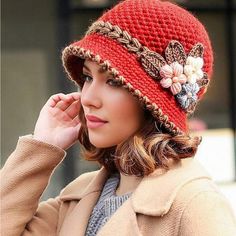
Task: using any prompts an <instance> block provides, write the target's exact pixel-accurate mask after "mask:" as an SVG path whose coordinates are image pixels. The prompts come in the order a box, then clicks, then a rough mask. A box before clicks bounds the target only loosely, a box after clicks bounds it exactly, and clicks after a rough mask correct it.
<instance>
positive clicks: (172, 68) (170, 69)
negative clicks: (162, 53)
mask: <svg viewBox="0 0 236 236" xmlns="http://www.w3.org/2000/svg"><path fill="white" fill-rule="evenodd" d="M183 72H184V68H183V66H182V65H181V64H179V63H178V62H173V63H171V64H170V65H168V64H166V65H164V66H163V67H162V68H161V70H160V75H161V77H162V80H161V81H160V84H161V86H162V87H163V88H170V91H171V92H172V94H173V95H176V94H178V93H180V92H181V90H182V84H185V83H186V82H187V77H186V76H185V74H184V73H183Z"/></svg>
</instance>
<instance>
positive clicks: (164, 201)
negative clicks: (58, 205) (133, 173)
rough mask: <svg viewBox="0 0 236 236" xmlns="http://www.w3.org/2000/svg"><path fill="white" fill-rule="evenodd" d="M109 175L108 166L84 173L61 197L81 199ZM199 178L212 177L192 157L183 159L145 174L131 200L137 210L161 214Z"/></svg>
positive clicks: (65, 199) (153, 214)
mask: <svg viewBox="0 0 236 236" xmlns="http://www.w3.org/2000/svg"><path fill="white" fill-rule="evenodd" d="M108 176H109V175H108V172H107V171H106V170H105V168H101V169H100V170H99V171H96V172H91V173H89V174H86V176H84V177H83V175H82V176H81V177H79V178H77V179H76V180H75V181H73V182H72V183H71V184H70V185H69V186H67V187H66V188H65V190H63V191H62V193H61V196H60V198H61V200H63V201H69V200H76V199H77V200H80V199H83V198H86V196H89V195H90V194H91V193H95V192H96V193H98V192H100V191H102V188H103V186H104V184H105V181H106V179H107V178H108ZM83 178H84V179H83ZM199 178H209V176H208V174H207V172H206V171H205V170H204V168H203V167H202V166H201V165H200V164H199V163H198V162H197V161H196V160H194V159H193V158H188V159H183V160H181V162H179V163H178V164H174V165H173V166H172V167H171V168H170V170H168V171H166V170H164V169H157V170H156V171H154V172H153V173H152V174H150V175H149V176H147V177H144V178H143V179H142V181H141V182H140V184H139V185H138V187H137V188H136V190H135V191H134V192H133V194H132V196H131V197H130V199H129V201H131V205H132V208H133V209H134V211H135V212H136V213H141V214H145V215H150V216H162V215H165V214H166V213H167V212H168V211H169V209H170V207H171V205H172V203H173V201H174V199H175V197H176V195H177V193H178V191H179V190H180V188H181V187H183V186H184V185H185V184H187V183H188V182H190V181H192V180H194V179H199ZM88 179H89V180H88ZM88 182H89V184H88ZM98 196H99V195H98Z"/></svg>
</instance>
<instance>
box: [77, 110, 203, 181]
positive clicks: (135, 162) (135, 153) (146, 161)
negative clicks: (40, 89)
mask: <svg viewBox="0 0 236 236" xmlns="http://www.w3.org/2000/svg"><path fill="white" fill-rule="evenodd" d="M79 117H80V120H81V124H82V125H81V129H80V132H79V141H80V143H81V144H82V152H83V154H84V155H83V156H84V158H85V159H86V160H88V161H96V162H98V163H100V164H101V165H102V166H104V167H105V168H106V169H107V170H108V171H109V172H111V173H112V172H117V171H119V172H123V173H124V174H127V175H135V176H139V177H143V176H146V175H149V174H150V173H152V172H153V171H154V170H155V169H157V168H160V167H162V168H166V169H168V168H169V164H170V163H172V162H173V161H174V162H178V161H179V160H180V159H181V158H188V157H193V156H194V155H195V153H196V151H197V147H198V145H199V144H200V142H201V138H200V137H190V135H187V134H178V135H175V136H174V135H173V134H169V133H168V131H167V130H165V128H164V127H161V126H160V125H158V123H157V122H156V121H155V119H154V118H153V116H152V115H151V113H150V112H149V111H147V110H145V118H146V119H145V120H146V122H145V125H144V126H143V127H142V128H141V129H140V130H139V131H138V132H137V133H136V134H135V135H134V136H132V137H130V138H129V139H128V140H125V141H124V142H122V143H120V144H119V145H117V146H113V147H108V148H97V147H95V146H94V145H92V144H91V143H90V141H89V137H88V129H87V127H86V120H85V117H84V111H83V109H82V108H81V110H80V114H79Z"/></svg>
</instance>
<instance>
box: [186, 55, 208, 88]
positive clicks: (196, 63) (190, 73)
mask: <svg viewBox="0 0 236 236" xmlns="http://www.w3.org/2000/svg"><path fill="white" fill-rule="evenodd" d="M202 67H203V59H202V58H201V57H192V56H190V57H188V58H187V60H186V65H185V66H184V74H185V75H186V76H187V78H188V82H189V83H190V84H194V83H196V82H197V81H198V80H200V79H202V78H203V76H204V73H203V71H202Z"/></svg>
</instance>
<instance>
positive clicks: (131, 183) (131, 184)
mask: <svg viewBox="0 0 236 236" xmlns="http://www.w3.org/2000/svg"><path fill="white" fill-rule="evenodd" d="M141 180H142V177H137V176H133V175H124V174H123V173H121V172H120V182H119V185H118V187H117V189H116V195H117V196H120V195H124V194H127V193H130V192H133V191H134V190H135V189H136V188H137V186H138V185H139V183H140V182H141Z"/></svg>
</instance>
